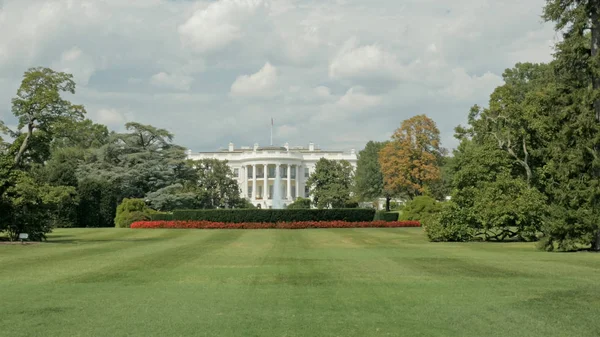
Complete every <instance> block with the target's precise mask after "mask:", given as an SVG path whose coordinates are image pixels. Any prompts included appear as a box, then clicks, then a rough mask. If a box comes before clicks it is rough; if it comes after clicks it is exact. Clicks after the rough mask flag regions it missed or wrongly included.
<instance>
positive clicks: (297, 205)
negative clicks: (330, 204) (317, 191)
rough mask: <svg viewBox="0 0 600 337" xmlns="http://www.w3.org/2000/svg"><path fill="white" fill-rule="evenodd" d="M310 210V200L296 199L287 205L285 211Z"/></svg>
mask: <svg viewBox="0 0 600 337" xmlns="http://www.w3.org/2000/svg"><path fill="white" fill-rule="evenodd" d="M309 208H310V199H308V198H300V197H298V198H296V201H294V202H293V203H291V204H289V205H288V206H287V209H309Z"/></svg>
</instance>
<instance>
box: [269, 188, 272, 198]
mask: <svg viewBox="0 0 600 337" xmlns="http://www.w3.org/2000/svg"><path fill="white" fill-rule="evenodd" d="M269 199H273V185H269Z"/></svg>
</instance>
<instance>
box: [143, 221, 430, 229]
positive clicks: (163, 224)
mask: <svg viewBox="0 0 600 337" xmlns="http://www.w3.org/2000/svg"><path fill="white" fill-rule="evenodd" d="M420 226H421V224H420V223H419V222H418V221H361V222H349V221H297V222H277V223H261V222H241V223H226V222H213V221H138V222H134V223H132V224H131V228H179V229H269V228H272V229H305V228H396V227H420Z"/></svg>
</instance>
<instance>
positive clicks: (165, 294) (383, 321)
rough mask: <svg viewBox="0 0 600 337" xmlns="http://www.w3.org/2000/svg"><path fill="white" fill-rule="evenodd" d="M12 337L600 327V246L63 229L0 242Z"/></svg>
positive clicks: (0, 280) (3, 314)
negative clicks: (27, 240) (26, 240)
mask: <svg viewBox="0 0 600 337" xmlns="http://www.w3.org/2000/svg"><path fill="white" fill-rule="evenodd" d="M0 335H2V336H110V337H113V336H288V337H289V336H460V337H466V336H474V337H482V336H502V337H507V336H520V337H522V336H544V337H550V336H561V337H562V336H578V337H584V336H590V337H598V336H599V335H600V255H599V254H593V253H569V254H567V253H545V252H540V251H537V250H535V248H534V245H533V244H529V243H510V244H497V243H495V244H494V243H468V244H443V243H437V244H434V243H429V242H427V241H426V239H425V237H424V235H423V233H422V230H421V229H419V228H405V229H331V230H324V229H318V230H294V231H292V230H229V231H227V230H158V229H154V230H139V229H138V230H130V229H69V230H66V229H65V230H56V231H55V232H54V233H53V234H52V235H51V236H50V238H49V242H48V243H43V244H35V245H1V244H0Z"/></svg>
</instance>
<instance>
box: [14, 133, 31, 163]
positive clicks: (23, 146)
mask: <svg viewBox="0 0 600 337" xmlns="http://www.w3.org/2000/svg"><path fill="white" fill-rule="evenodd" d="M32 134H33V124H32V123H29V124H28V125H27V136H26V137H25V140H24V141H23V144H21V147H20V148H19V153H17V155H16V156H15V166H19V164H20V163H21V159H23V154H24V153H25V151H26V150H27V145H29V138H30V137H31V135H32Z"/></svg>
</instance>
